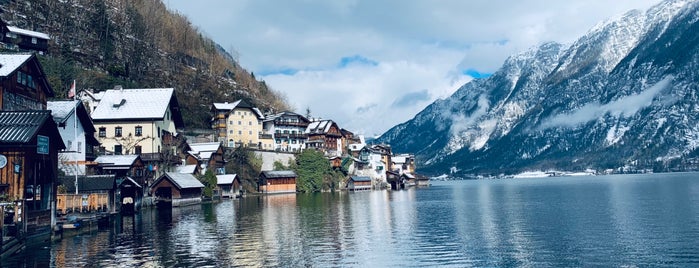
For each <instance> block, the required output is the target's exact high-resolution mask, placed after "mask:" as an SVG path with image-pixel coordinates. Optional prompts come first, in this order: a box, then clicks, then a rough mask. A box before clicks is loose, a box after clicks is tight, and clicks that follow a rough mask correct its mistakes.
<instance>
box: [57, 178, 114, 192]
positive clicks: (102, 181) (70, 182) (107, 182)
mask: <svg viewBox="0 0 699 268" xmlns="http://www.w3.org/2000/svg"><path fill="white" fill-rule="evenodd" d="M58 181H59V184H62V185H63V186H65V187H66V192H67V193H75V176H59V177H58ZM115 186H116V178H115V176H114V175H113V174H111V175H88V176H85V175H82V176H78V192H96V191H109V190H113V189H114V187H115Z"/></svg>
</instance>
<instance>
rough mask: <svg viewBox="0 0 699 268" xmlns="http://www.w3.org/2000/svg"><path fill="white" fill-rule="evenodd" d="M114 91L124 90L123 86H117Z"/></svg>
mask: <svg viewBox="0 0 699 268" xmlns="http://www.w3.org/2000/svg"><path fill="white" fill-rule="evenodd" d="M114 90H124V88H122V87H121V85H116V86H114Z"/></svg>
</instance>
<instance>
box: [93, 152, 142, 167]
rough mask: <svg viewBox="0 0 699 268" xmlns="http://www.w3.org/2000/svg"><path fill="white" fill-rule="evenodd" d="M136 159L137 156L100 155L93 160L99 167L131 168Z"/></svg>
mask: <svg viewBox="0 0 699 268" xmlns="http://www.w3.org/2000/svg"><path fill="white" fill-rule="evenodd" d="M136 158H138V155H137V154H128V155H100V156H98V157H97V159H95V162H97V163H99V164H100V165H114V166H131V164H133V162H134V161H136Z"/></svg>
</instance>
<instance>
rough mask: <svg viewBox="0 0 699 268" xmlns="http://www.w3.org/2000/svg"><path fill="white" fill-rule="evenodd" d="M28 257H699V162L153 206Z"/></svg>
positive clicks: (198, 261) (458, 262)
mask: <svg viewBox="0 0 699 268" xmlns="http://www.w3.org/2000/svg"><path fill="white" fill-rule="evenodd" d="M3 261H4V263H2V265H3V266H25V267H46V266H58V267H85V266H87V267H117V266H119V267H124V266H128V267H134V266H136V267H143V266H146V267H162V266H165V267H171V266H179V267H206V266H209V267H230V266H246V267H258V266H264V267H274V266H278V267H307V266H313V267H337V266H343V267H348V266H349V267H386V266H389V267H396V266H398V267H418V266H454V267H471V266H475V267H483V266H488V267H492V266H528V267H546V266H556V267H559V266H566V267H570V266H575V267H579V266H584V267H589V266H605V267H607V266H614V267H618V266H627V267H635V266H652V267H658V266H672V267H675V266H694V267H696V266H699V174H697V173H681V174H653V175H617V176H596V177H567V178H566V177H562V178H542V179H509V180H481V181H452V182H433V185H432V187H429V188H419V189H409V190H407V191H394V192H387V191H372V192H360V193H346V192H343V193H322V194H312V195H277V196H268V197H248V198H246V199H243V200H235V201H224V202H221V203H217V204H205V205H200V206H193V207H186V208H174V209H173V210H172V212H163V211H158V210H156V209H148V210H145V211H143V212H142V213H141V214H139V215H137V216H135V217H123V218H120V219H118V220H117V222H116V223H115V226H114V227H112V228H110V229H109V230H100V231H95V232H91V233H88V234H83V235H79V236H75V237H70V238H65V239H63V240H61V241H58V242H56V243H55V244H53V245H52V246H51V247H46V248H38V249H30V250H28V251H27V253H26V254H24V255H20V256H15V257H13V258H10V259H6V260H3Z"/></svg>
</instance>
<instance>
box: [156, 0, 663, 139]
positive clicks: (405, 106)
mask: <svg viewBox="0 0 699 268" xmlns="http://www.w3.org/2000/svg"><path fill="white" fill-rule="evenodd" d="M163 1H164V2H165V3H166V5H167V6H168V8H169V9H170V10H172V11H175V12H178V13H180V14H183V15H185V16H186V17H187V18H188V19H189V20H190V22H192V24H193V25H194V26H195V27H197V28H198V29H199V31H200V32H202V33H203V34H204V35H206V36H208V37H210V38H211V39H213V40H214V41H215V42H216V43H218V44H219V45H221V46H222V47H223V48H225V49H226V50H227V51H229V53H231V54H232V55H233V56H234V57H235V58H236V59H237V60H238V61H239V63H240V64H241V65H242V66H243V67H244V68H246V69H247V70H249V71H251V72H253V73H254V74H255V77H256V78H257V79H258V80H264V81H265V82H266V83H267V85H268V86H270V87H271V88H272V89H274V90H275V91H277V92H279V93H281V94H282V95H283V96H285V97H286V99H287V101H288V103H289V104H290V105H291V107H292V109H293V111H294V112H297V113H299V114H304V115H305V114H306V109H309V110H310V111H311V115H312V117H314V118H322V119H332V120H334V121H335V122H336V123H337V124H338V125H339V126H340V127H341V128H344V129H347V130H349V131H352V132H354V133H355V134H360V135H365V136H367V137H373V136H378V135H381V134H383V133H384V132H385V131H387V130H389V129H390V128H391V127H393V126H395V125H398V124H400V123H403V122H405V121H407V120H410V119H411V118H413V117H414V116H415V115H416V114H417V113H418V112H420V111H421V110H423V109H424V108H425V107H426V106H427V105H429V104H430V103H432V102H434V101H435V100H437V99H443V98H446V97H448V96H449V95H451V94H452V93H453V92H454V91H456V90H457V89H458V88H459V87H461V86H462V85H463V84H464V83H467V82H469V81H471V80H472V79H474V78H475V79H478V78H486V77H488V76H489V75H490V74H492V73H494V72H495V71H497V69H498V68H499V67H500V65H502V63H503V62H504V60H505V59H506V58H507V57H508V56H510V55H512V54H515V53H518V52H522V51H524V50H527V49H529V48H531V47H534V46H537V45H538V44H541V43H543V42H549V41H555V42H561V43H571V42H573V41H574V40H576V39H577V38H579V37H581V36H583V35H584V34H585V33H586V32H587V31H588V30H590V29H591V28H592V27H594V26H595V25H596V24H598V23H601V22H603V21H605V20H609V19H612V18H614V17H618V16H621V15H623V14H624V13H626V12H627V11H629V10H632V9H641V10H645V9H647V8H648V7H650V6H652V5H654V4H657V3H659V2H660V1H659V0H616V1H609V0H568V1H551V0H523V1H513V0H509V1H505V0H439V1H434V0H409V1H402V0H332V1H327V0H281V1H280V0H233V1H231V0H198V1H191V0H163ZM221 101H224V100H221ZM225 101H234V100H225Z"/></svg>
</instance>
